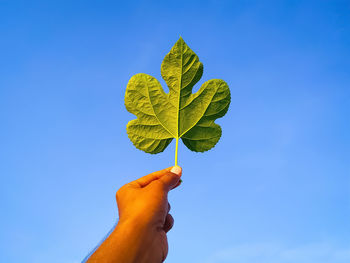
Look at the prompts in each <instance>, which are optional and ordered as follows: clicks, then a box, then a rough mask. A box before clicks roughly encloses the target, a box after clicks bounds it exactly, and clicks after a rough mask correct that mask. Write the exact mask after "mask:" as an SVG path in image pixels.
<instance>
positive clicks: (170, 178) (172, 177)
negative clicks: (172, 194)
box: [159, 166, 182, 191]
mask: <svg viewBox="0 0 350 263" xmlns="http://www.w3.org/2000/svg"><path fill="white" fill-rule="evenodd" d="M181 174H182V169H181V167H180V166H174V167H172V168H171V170H170V171H169V172H167V173H166V174H165V175H163V176H162V177H160V178H159V180H160V181H162V183H163V184H164V186H165V188H166V190H167V191H170V190H171V189H173V188H174V187H175V186H177V184H178V183H179V181H180V177H181Z"/></svg>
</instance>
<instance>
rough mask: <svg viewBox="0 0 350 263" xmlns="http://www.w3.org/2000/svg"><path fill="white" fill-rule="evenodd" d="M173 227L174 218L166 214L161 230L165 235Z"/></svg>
mask: <svg viewBox="0 0 350 263" xmlns="http://www.w3.org/2000/svg"><path fill="white" fill-rule="evenodd" d="M173 226H174V218H173V217H172V216H171V214H167V215H166V218H165V223H164V226H163V230H164V231H165V233H167V232H169V230H170V229H172V228H173Z"/></svg>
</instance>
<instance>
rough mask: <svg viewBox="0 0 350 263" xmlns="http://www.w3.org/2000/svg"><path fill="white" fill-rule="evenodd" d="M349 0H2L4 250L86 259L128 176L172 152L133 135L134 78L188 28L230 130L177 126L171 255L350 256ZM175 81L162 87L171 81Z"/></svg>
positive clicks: (268, 260) (153, 67)
mask: <svg viewBox="0 0 350 263" xmlns="http://www.w3.org/2000/svg"><path fill="white" fill-rule="evenodd" d="M349 21H350V2H349V1H176V2H170V1H130V2H128V3H126V1H125V2H124V3H121V2H118V1H4V0H0V35H1V37H0V54H1V56H0V123H1V129H0V177H1V184H0V205H1V216H0V233H1V234H0V262H6V263H18V262H33V263H47V262H50V263H62V262H66V263H78V262H80V261H81V260H82V259H83V258H84V257H85V255H86V254H87V253H88V252H89V251H90V250H91V249H92V248H93V247H94V246H95V245H96V244H97V243H98V241H99V240H100V239H101V238H102V237H103V236H104V235H105V233H107V232H108V231H109V229H110V228H111V227H112V225H113V224H114V222H115V221H116V220H117V216H118V215H117V209H116V203H115V192H116V191H117V190H118V188H119V187H121V186H122V185H123V184H125V183H127V182H129V181H131V180H134V179H136V178H138V177H140V176H143V175H145V174H147V173H150V172H153V171H155V170H160V169H163V168H165V167H168V166H171V165H173V162H174V150H175V142H174V141H173V142H172V143H171V145H169V147H168V148H167V149H166V150H165V151H164V153H161V154H158V155H149V154H146V153H144V152H141V151H139V150H137V149H136V148H135V147H134V146H133V145H132V143H131V142H130V141H129V139H128V137H127V134H126V130H125V126H126V124H127V122H128V121H129V120H131V119H133V118H134V116H133V115H132V114H130V113H128V112H127V111H126V109H125V107H124V93H125V88H126V84H127V82H128V80H129V79H130V77H131V76H132V75H134V74H136V73H140V72H143V73H147V74H150V75H152V76H154V77H156V78H157V79H158V80H159V81H160V82H161V84H162V85H163V87H165V82H164V81H163V80H162V79H161V76H160V65H161V62H162V60H163V58H164V56H165V55H166V54H167V53H168V52H169V50H170V48H171V47H172V46H173V44H174V43H175V42H176V40H177V39H178V37H179V36H180V35H181V36H182V37H183V39H184V40H185V42H186V43H187V44H188V45H189V47H190V48H191V49H192V50H193V51H194V52H195V53H196V54H197V55H198V56H199V59H200V61H201V62H202V63H203V64H204V73H203V77H202V79H201V80H200V81H199V83H198V84H197V85H196V87H195V90H197V89H198V88H199V86H200V85H201V84H202V83H204V82H205V81H206V80H209V79H212V78H221V79H223V80H225V81H226V82H227V83H228V85H229V87H230V89H231V96H232V101H231V105H230V109H229V111H228V113H227V114H226V115H225V116H224V117H223V118H222V119H219V120H217V121H216V122H217V123H218V124H220V125H221V127H222V129H223V135H222V138H221V140H220V141H219V143H218V144H217V146H216V147H215V148H214V149H212V150H210V151H208V152H206V153H203V154H202V153H194V152H191V151H189V150H188V149H187V148H186V147H185V146H184V145H183V144H182V142H181V144H180V146H179V164H180V165H181V166H182V168H183V184H182V185H181V187H179V188H177V189H176V190H174V191H173V192H171V193H170V195H169V200H170V203H171V206H172V210H171V213H172V215H173V217H174V218H175V225H174V228H173V229H172V230H171V231H170V232H169V235H168V237H169V255H168V258H167V260H166V262H167V263H178V262H191V263H192V262H193V263H228V262H230V263H231V262H233V263H234V262H238V263H258V262H259V263H313V262H317V263H345V262H350V179H349V178H350V117H349V116H350V106H349V105H350V22H349ZM166 89H167V88H165V90H166Z"/></svg>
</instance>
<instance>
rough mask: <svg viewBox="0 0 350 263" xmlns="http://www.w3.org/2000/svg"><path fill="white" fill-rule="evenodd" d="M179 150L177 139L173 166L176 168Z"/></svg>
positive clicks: (177, 139)
mask: <svg viewBox="0 0 350 263" xmlns="http://www.w3.org/2000/svg"><path fill="white" fill-rule="evenodd" d="M178 149H179V138H176V147H175V166H177V152H178Z"/></svg>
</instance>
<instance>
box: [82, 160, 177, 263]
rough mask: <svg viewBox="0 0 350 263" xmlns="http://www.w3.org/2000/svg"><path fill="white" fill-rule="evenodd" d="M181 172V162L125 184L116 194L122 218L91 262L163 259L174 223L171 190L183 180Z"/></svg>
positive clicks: (143, 262)
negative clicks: (168, 234)
mask: <svg viewBox="0 0 350 263" xmlns="http://www.w3.org/2000/svg"><path fill="white" fill-rule="evenodd" d="M181 174H182V170H181V168H180V167H179V166H174V167H169V168H166V169H164V170H161V171H158V172H154V173H151V174H149V175H146V176H144V177H141V178H139V179H137V180H135V181H132V182H130V183H128V184H126V185H124V186H122V187H121V188H120V189H119V190H118V191H117V194H116V199H117V204H118V211H119V222H118V224H117V226H116V228H115V229H114V231H113V232H112V233H111V234H110V235H109V237H108V238H107V239H106V240H105V241H104V242H103V243H102V244H101V246H100V247H99V248H98V249H97V250H96V251H95V253H93V254H92V255H91V257H90V258H89V260H88V261H87V262H88V263H161V262H163V261H164V260H165V258H166V256H167V254H168V240H167V235H166V233H167V232H168V231H169V230H170V229H171V228H172V226H173V224H174V219H173V217H172V216H171V215H170V214H169V211H170V204H169V202H168V192H169V191H170V190H172V189H174V188H175V187H177V186H178V185H179V184H180V183H181V181H180V177H181Z"/></svg>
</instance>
